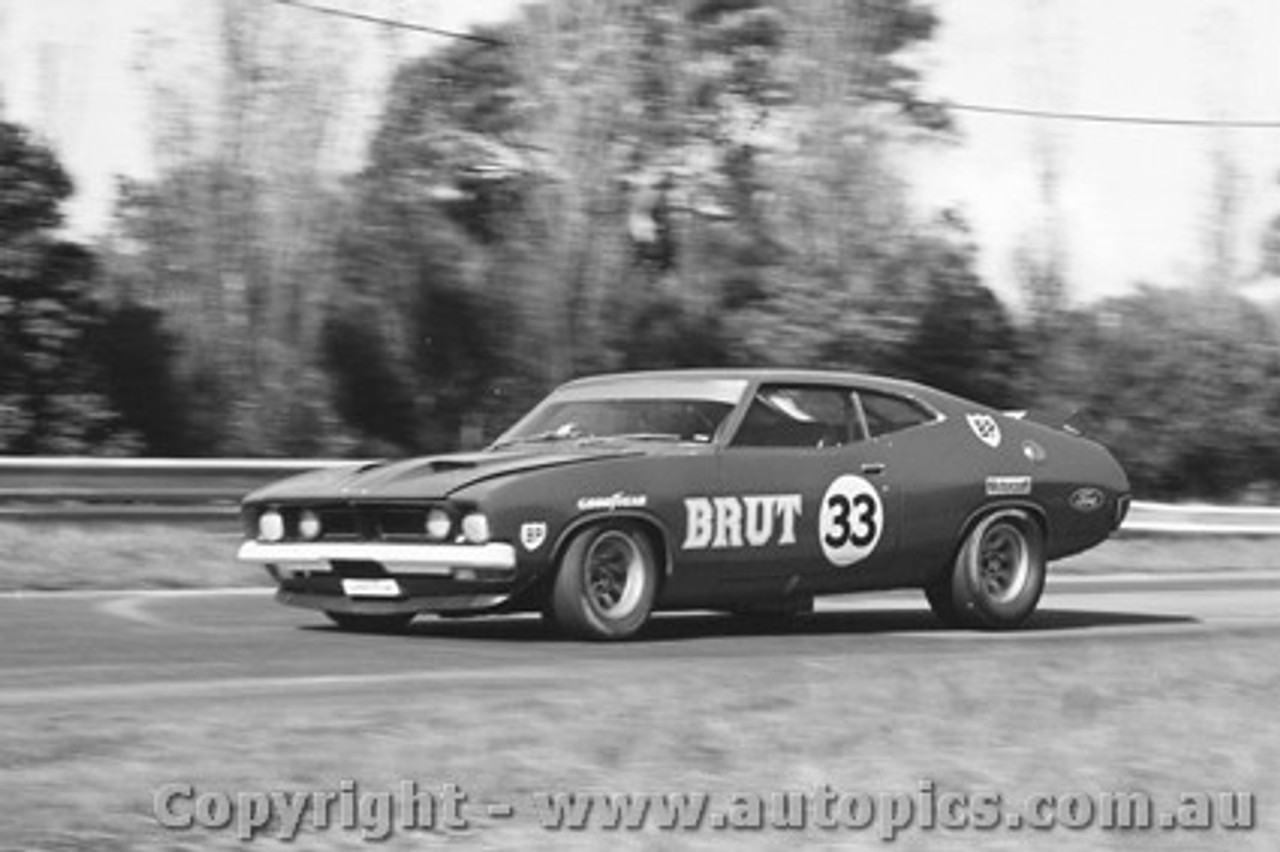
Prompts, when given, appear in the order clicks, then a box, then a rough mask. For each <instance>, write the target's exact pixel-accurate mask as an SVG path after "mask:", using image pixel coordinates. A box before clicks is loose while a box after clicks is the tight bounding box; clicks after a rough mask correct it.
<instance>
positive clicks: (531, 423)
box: [493, 387, 736, 448]
mask: <svg viewBox="0 0 1280 852" xmlns="http://www.w3.org/2000/svg"><path fill="white" fill-rule="evenodd" d="M629 390H633V389H619V388H616V387H614V388H609V389H604V388H601V389H599V391H597V393H598V394H599V395H593V394H588V393H584V392H583V390H582V389H576V388H571V389H567V390H565V391H557V392H556V393H554V394H552V395H551V396H550V397H548V398H547V399H546V400H544V401H543V402H542V403H541V404H539V405H538V406H537V407H536V408H534V409H533V411H531V412H530V413H529V414H528V415H526V416H525V418H524V419H523V420H521V421H520V422H519V423H517V424H516V425H515V426H513V427H512V428H511V429H509V430H507V432H506V433H505V434H504V435H502V437H500V438H499V439H498V440H497V441H495V442H494V444H493V447H495V448H498V447H505V446H510V445H512V444H522V443H555V442H559V441H589V440H630V441H670V442H690V443H698V444H709V443H711V442H712V441H713V440H714V439H715V435H716V431H717V430H718V429H719V428H720V424H722V423H723V422H724V420H725V418H726V417H728V415H729V413H730V412H731V411H733V408H734V404H735V402H736V400H731V399H728V398H726V397H727V396H728V395H727V394H723V393H720V394H707V395H706V398H693V397H685V396H683V395H666V396H656V395H649V394H640V395H636V394H634V393H630V392H628V391H629Z"/></svg>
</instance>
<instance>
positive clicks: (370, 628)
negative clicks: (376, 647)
mask: <svg viewBox="0 0 1280 852" xmlns="http://www.w3.org/2000/svg"><path fill="white" fill-rule="evenodd" d="M324 614H325V615H327V616H328V617H329V620H330V621H332V622H333V623H334V624H336V625H338V627H340V628H342V629H343V630H350V631H352V632H354V633H400V632H401V631H403V630H404V629H405V628H406V627H408V626H409V622H411V621H413V615H414V614H413V613H411V612H409V613H395V614H393V615H359V614H356V613H352V612H333V611H331V610H325V613H324Z"/></svg>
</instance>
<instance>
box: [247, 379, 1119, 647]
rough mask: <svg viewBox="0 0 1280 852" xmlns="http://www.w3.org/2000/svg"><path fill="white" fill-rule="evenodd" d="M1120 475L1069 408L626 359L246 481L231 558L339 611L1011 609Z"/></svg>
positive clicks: (600, 631)
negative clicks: (1047, 409)
mask: <svg viewBox="0 0 1280 852" xmlns="http://www.w3.org/2000/svg"><path fill="white" fill-rule="evenodd" d="M1129 501H1130V491H1129V483H1128V479H1127V478H1126V476H1125V473H1124V471H1123V470H1122V468H1121V467H1120V465H1119V464H1118V463H1117V462H1116V460H1115V459H1114V458H1113V457H1112V456H1111V454H1110V453H1109V452H1108V451H1107V450H1106V449H1105V448H1103V447H1102V446H1100V445H1099V444H1096V443H1094V442H1093V441H1090V440H1088V439H1087V438H1085V437H1082V436H1081V435H1079V434H1078V433H1077V432H1076V431H1075V430H1074V429H1072V428H1070V427H1065V426H1061V425H1058V426H1055V425H1052V424H1050V423H1041V422H1037V420H1036V419H1035V418H1034V417H1033V416H1027V415H1025V414H1017V413H1007V412H1003V411H999V410H996V409H993V408H990V407H987V406H984V405H981V404H979V403H976V402H973V401H971V400H967V399H963V398H961V397H957V396H954V395H951V394H949V393H945V392H943V391H940V390H935V389H932V388H929V387H926V386H924V385H921V384H918V383H912V382H908V381H903V380H898V379H891V378H885V377H879V376H871V375H863V374H850V373H837V372H829V371H810V370H780V369H757V370H739V369H717V370H675V371H663V372H643V373H619V374H612V375H603V376H595V377H588V378H582V379H578V380H575V381H572V382H569V383H567V384H565V385H563V386H561V387H559V388H557V389H555V390H554V391H552V392H551V393H550V394H549V395H548V396H547V397H546V398H545V399H543V400H542V401H541V402H540V403H539V404H537V405H536V406H535V407H534V408H533V409H532V410H530V411H529V412H528V414H527V415H525V416H524V417H523V418H521V419H520V420H519V421H518V422H516V423H515V425H513V426H512V427H511V428H509V429H508V430H507V431H506V432H505V433H503V434H502V435H501V436H499V437H498V438H497V439H496V440H495V441H493V443H492V444H490V445H489V446H487V447H486V448H485V449H483V450H480V451H477V452H469V453H457V454H448V455H436V456H428V457H421V458H411V459H404V460H396V461H376V462H358V463H351V464H349V465H343V466H335V467H329V468H324V469H320V470H316V471H313V472H309V473H304V474H302V475H300V476H295V477H292V478H290V479H287V480H284V481H281V482H279V483H276V484H273V485H269V486H267V487H265V488H262V489H260V490H258V491H255V492H254V493H252V494H250V495H249V496H248V497H246V498H245V500H244V501H243V504H242V508H241V514H242V518H243V523H244V529H245V538H246V540H245V541H244V543H243V544H242V545H241V547H240V550H239V554H238V556H239V559H240V560H242V561H244V562H247V563H254V564H259V565H262V566H264V567H265V568H266V570H267V571H268V572H269V574H270V575H271V577H272V578H273V579H274V580H275V582H276V584H277V587H278V588H277V599H278V600H279V601H280V602H281V603H284V604H288V605H292V606H299V607H307V608H310V609H313V610H318V611H320V612H323V613H325V614H326V615H327V616H328V617H329V618H330V619H331V620H332V621H333V622H335V623H336V624H337V625H338V626H340V627H343V628H350V629H355V630H378V631H389V630H396V629H401V628H404V627H406V626H407V625H408V624H409V623H410V622H411V621H412V620H413V619H414V618H415V617H416V616H418V615H419V614H423V613H435V614H439V615H444V616H472V615H482V614H490V613H505V612H541V613H542V614H543V616H544V617H545V618H546V619H547V620H549V621H550V622H551V623H552V624H553V625H554V626H555V627H557V628H558V629H560V630H562V631H564V632H566V633H569V634H571V635H574V636H578V637H583V638H589V639H597V640H618V639H626V638H629V637H632V636H634V635H635V634H636V633H637V632H639V631H640V630H641V629H642V628H643V627H644V626H645V624H646V622H647V621H648V620H649V618H650V616H651V614H652V613H654V612H656V611H663V610H680V609H711V610H720V611H728V612H734V613H745V614H755V615H761V614H764V615H769V616H778V617H788V616H791V615H794V614H797V613H803V612H806V611H809V610H811V609H812V607H813V601H814V598H815V597H818V596H821V595H835V594H846V593H850V592H858V591H867V590H884V589H897V588H919V589H922V590H923V591H924V595H925V598H926V599H927V601H928V603H929V605H930V607H931V608H932V609H933V611H934V612H935V613H936V614H937V616H938V617H939V618H940V619H941V620H942V621H943V622H944V623H945V624H947V625H950V626H955V627H969V628H980V629H1006V628H1014V627H1017V626H1019V625H1022V624H1023V623H1024V622H1026V620H1027V619H1028V617H1029V616H1030V615H1031V614H1032V612H1033V611H1034V610H1035V608H1036V605H1037V603H1038V601H1039V599H1040V595H1041V592H1042V590H1043V588H1044V584H1045V574H1046V566H1047V564H1048V563H1049V562H1050V561H1052V560H1056V559H1061V558H1063V557H1066V556H1068V555H1071V554H1074V553H1078V552H1080V551H1083V550H1085V549H1087V548H1090V547H1093V546H1095V545H1097V544H1099V543H1100V542H1102V541H1104V540H1105V539H1107V538H1108V536H1110V535H1111V534H1112V532H1114V531H1115V530H1116V529H1117V528H1118V527H1119V526H1120V524H1121V522H1122V521H1123V520H1124V517H1125V514H1126V512H1127V510H1128V506H1129Z"/></svg>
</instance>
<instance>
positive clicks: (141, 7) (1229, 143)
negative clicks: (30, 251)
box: [0, 0, 1280, 302]
mask: <svg viewBox="0 0 1280 852" xmlns="http://www.w3.org/2000/svg"><path fill="white" fill-rule="evenodd" d="M519 2H520V0H467V2H450V0H327V2H326V3H324V4H323V5H331V6H339V7H342V8H348V9H354V10H358V11H363V12H367V13H371V14H383V15H387V16H389V17H400V18H405V19H410V20H413V21H416V22H418V23H422V24H426V25H429V26H435V27H440V28H444V29H453V30H462V29H465V28H467V26H469V25H470V24H473V23H475V22H477V21H482V20H495V19H499V18H502V17H504V16H507V15H510V14H511V13H512V11H513V10H514V8H515V7H516V6H517V5H518V4H519ZM933 5H934V7H935V9H936V10H937V12H938V13H939V16H940V18H941V21H942V24H941V27H940V29H939V31H938V33H937V36H936V38H935V39H934V40H933V41H932V42H931V43H929V44H928V45H927V46H925V47H924V48H922V49H921V50H919V51H916V52H915V54H914V55H913V57H912V61H913V62H914V63H915V64H916V65H917V66H918V67H919V68H920V70H921V71H922V72H923V74H924V79H925V84H924V92H925V94H926V95H928V96H930V97H937V98H942V99H947V100H950V101H953V102H955V103H958V104H966V103H967V104H975V105H980V106H981V105H987V106H998V107H1015V108H1030V109H1034V110H1044V111H1051V112H1067V113H1091V114H1103V115H1108V116H1115V117H1124V116H1134V117H1142V116H1149V117H1158V118H1177V119H1208V120H1216V121H1223V120H1242V119H1243V120H1259V119H1261V120H1268V121H1276V122H1278V123H1280V50H1276V49H1275V45H1276V44H1280V3H1273V2H1265V0H1262V1H1261V2H1260V0H981V2H977V1H976V0H934V3H933ZM212 8H213V4H212V3H210V2H206V0H110V2H102V0H39V2H35V0H0V116H2V117H3V118H5V119H6V120H13V121H18V122H20V123H23V124H27V125H29V126H32V127H34V128H35V129H36V130H37V131H38V132H39V133H40V134H41V135H42V136H44V137H45V138H46V139H48V140H49V141H50V143H51V144H52V145H53V146H54V148H55V150H57V152H58V154H59V156H60V157H61V158H62V160H63V162H64V163H65V164H66V165H67V167H68V168H69V170H70V171H71V172H72V174H73V176H74V177H75V179H76V182H77V186H78V188H79V192H78V194H77V196H76V198H75V199H74V201H73V204H72V205H71V208H70V210H69V213H70V223H71V226H72V230H73V231H76V232H79V233H82V234H91V233H92V232H94V231H96V230H99V229H101V228H102V227H103V225H104V224H105V221H106V215H107V211H109V209H110V203H111V198H112V195H113V192H114V185H115V175H117V174H128V175H134V176H142V177H145V176H146V175H147V174H148V172H149V170H150V169H151V168H152V167H153V161H154V157H153V152H154V147H153V143H152V141H151V139H152V136H151V134H150V132H149V128H148V126H147V122H148V107H147V94H146V85H144V84H143V74H142V73H141V71H140V68H141V67H142V66H143V65H144V64H145V63H146V60H147V58H148V56H150V55H151V54H149V51H155V50H164V49H167V50H170V51H172V52H173V53H175V54H177V55H187V53H188V51H186V45H187V44H188V43H192V44H194V43H196V42H198V41H199V39H200V38H201V33H202V31H207V24H208V20H209V19H210V18H209V16H210V15H211V14H212V12H211V10H212ZM348 26H350V28H351V33H352V36H351V38H352V44H353V45H358V44H359V43H361V40H365V41H366V42H367V43H368V44H369V45H370V47H371V48H373V47H377V46H378V45H379V43H378V42H376V39H378V38H384V39H385V37H386V36H385V34H384V33H382V32H381V30H380V28H377V27H371V26H368V25H364V24H359V23H351V24H349V25H348ZM202 28H204V29H203V30H202ZM397 38H398V39H399V41H398V42H397V45H398V48H397V49H398V50H401V51H404V52H416V51H418V50H421V49H425V47H427V46H428V45H430V44H431V43H432V39H431V37H429V36H422V35H414V34H404V35H401V36H398V37H397ZM381 46H382V47H384V48H385V46H386V45H385V42H383V43H381ZM354 49H358V48H354ZM379 52H380V51H378V50H373V49H371V50H370V55H373V54H377V53H379ZM190 57H191V58H189V59H188V60H187V65H186V67H185V68H184V69H183V70H182V71H181V73H184V74H199V73H200V71H201V68H200V66H199V62H198V59H197V58H196V57H198V53H197V52H190ZM387 71H388V68H387V67H384V66H382V65H379V64H377V63H376V62H374V63H373V64H370V65H369V66H368V68H367V70H366V72H365V74H364V76H365V77H366V78H367V80H368V81H369V82H368V86H369V91H368V92H366V93H365V94H364V97H365V98H366V99H367V100H369V101H374V100H376V91H377V89H378V87H379V86H381V85H382V84H383V83H384V81H385V79H386V73H387ZM955 118H956V123H957V129H958V131H959V132H958V135H957V137H956V139H955V140H954V141H952V142H949V143H945V144H944V143H938V144H929V145H926V146H924V147H922V148H920V149H918V150H915V151H913V152H912V153H911V155H910V156H909V157H908V159H907V172H908V179H909V181H910V183H911V185H912V186H913V188H914V189H913V193H914V197H915V199H916V200H917V202H918V205H919V207H920V209H921V211H922V214H925V215H927V213H928V212H929V211H931V210H933V209H936V208H941V207H950V208H954V209H957V210H959V211H961V212H962V213H963V214H964V216H965V217H966V219H967V220H968V221H969V222H970V223H971V225H972V228H973V234H974V238H975V241H976V242H977V243H978V245H979V247H980V255H979V257H980V267H981V270H980V271H981V273H982V275H983V279H984V280H985V281H986V282H988V283H989V284H991V285H992V286H994V287H995V288H996V289H997V290H998V291H1000V292H1001V293H1002V295H1005V296H1014V297H1016V292H1017V285H1016V269H1017V267H1016V264H1015V262H1014V258H1015V256H1016V253H1017V251H1018V250H1019V248H1020V247H1025V246H1027V245H1033V244H1035V241H1036V240H1041V239H1044V237H1045V235H1046V234H1050V233H1051V234H1054V235H1056V239H1057V241H1058V244H1059V246H1060V247H1061V256H1062V257H1063V259H1064V263H1065V269H1066V273H1067V278H1068V281H1069V283H1070V287H1071V293H1072V296H1073V298H1074V299H1076V300H1077V301H1082V302H1083V301H1089V300H1092V299H1096V298H1099V297H1102V296H1106V295H1112V294H1116V293H1121V292H1123V291H1124V290H1125V289H1126V288H1128V287H1131V286H1132V285H1133V284H1134V283H1135V282H1138V281H1142V282H1148V283H1154V284H1161V285H1179V284H1185V283H1188V282H1190V281H1193V280H1194V279H1195V277H1196V276H1197V274H1198V273H1199V271H1200V270H1202V269H1203V268H1204V266H1205V264H1206V257H1207V256H1208V252H1207V243H1208V237H1207V234H1208V232H1209V225H1210V223H1211V221H1212V218H1211V217H1212V214H1211V211H1212V209H1213V202H1214V186H1215V183H1214V180H1215V178H1214V174H1215V173H1214V167H1213V164H1214V163H1215V160H1216V162H1218V163H1225V164H1227V165H1229V166H1230V169H1231V173H1232V174H1234V176H1235V177H1234V179H1233V183H1232V184H1231V186H1232V188H1233V194H1234V195H1235V197H1236V198H1237V210H1238V213H1237V217H1236V220H1235V227H1234V228H1233V229H1232V232H1233V233H1234V234H1235V237H1236V245H1235V252H1236V257H1237V271H1238V273H1239V274H1240V275H1242V276H1244V277H1249V276H1251V275H1253V274H1254V273H1255V272H1256V270H1257V265H1258V251H1257V246H1258V241H1259V237H1260V234H1261V232H1262V229H1263V227H1264V226H1265V224H1266V223H1267V221H1268V220H1269V219H1270V218H1271V217H1273V216H1275V215H1280V183H1278V182H1277V176H1278V175H1280V128H1272V129H1228V128H1223V127H1184V126H1177V127H1171V126H1152V125H1143V124H1140V123H1122V122H1114V123H1095V122H1084V121H1068V120H1061V121H1058V120H1052V121H1051V120H1043V119H1034V118H1025V117H1012V116H998V115H984V114H978V113H971V112H964V111H957V112H956V113H955ZM1046 163H1051V164H1052V165H1053V169H1052V172H1053V174H1055V175H1056V176H1057V180H1056V181H1055V182H1054V184H1053V190H1052V191H1050V192H1046V191H1045V189H1044V188H1043V185H1042V181H1041V176H1042V175H1043V174H1044V171H1045V164H1046ZM1048 223H1052V225H1051V226H1050V224H1048Z"/></svg>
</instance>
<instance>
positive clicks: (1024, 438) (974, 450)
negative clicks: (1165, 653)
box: [881, 405, 1129, 584]
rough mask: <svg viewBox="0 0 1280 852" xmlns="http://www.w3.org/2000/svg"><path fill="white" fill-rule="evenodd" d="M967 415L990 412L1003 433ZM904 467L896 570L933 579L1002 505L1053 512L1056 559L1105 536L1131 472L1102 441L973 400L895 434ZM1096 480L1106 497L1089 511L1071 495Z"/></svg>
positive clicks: (1048, 520)
mask: <svg viewBox="0 0 1280 852" xmlns="http://www.w3.org/2000/svg"><path fill="white" fill-rule="evenodd" d="M968 414H974V415H978V416H980V417H989V418H991V419H992V420H993V421H994V422H995V423H996V425H997V427H998V430H999V436H1000V437H999V441H998V443H995V444H994V445H993V443H992V442H991V441H990V440H988V441H983V440H982V439H981V437H980V436H979V434H978V430H977V429H976V428H975V427H974V426H971V425H970V423H969V421H968V419H967V416H966V415H968ZM881 440H884V441H891V442H892V444H893V450H892V453H893V456H894V457H895V459H896V461H897V467H898V469H899V471H900V473H899V476H898V483H899V486H900V487H901V488H902V489H903V498H904V517H905V521H904V528H905V529H904V534H903V537H902V540H901V543H900V547H899V559H898V562H897V574H898V577H899V579H900V580H902V582H903V583H904V584H927V583H929V582H931V581H934V580H936V579H938V578H940V577H942V576H944V575H945V573H946V572H947V571H948V570H949V568H950V565H951V562H952V560H953V559H954V557H955V555H956V553H957V552H958V550H959V548H960V545H961V543H962V541H963V539H964V536H965V534H966V533H967V531H968V527H969V525H970V524H971V523H972V522H973V521H974V520H976V518H978V517H979V516H981V515H982V514H983V513H985V512H989V511H992V510H993V509H995V508H997V507H1000V506H1023V507H1026V508H1029V509H1034V510H1035V511H1037V512H1038V513H1039V514H1040V515H1041V516H1042V517H1043V519H1044V521H1045V528H1046V549H1047V556H1048V558H1049V559H1051V560H1052V559H1060V558H1062V557H1064V556H1067V555H1070V554H1072V553H1076V552H1079V551H1081V550H1084V549H1087V548H1089V547H1092V546H1094V545H1096V544H1098V543H1100V542H1101V541H1103V540H1105V539H1106V538H1107V537H1108V536H1109V535H1110V534H1111V532H1112V530H1113V528H1114V519H1115V517H1116V511H1117V509H1116V504H1117V501H1118V500H1119V498H1120V497H1122V496H1124V495H1127V494H1128V487H1129V486H1128V480H1127V479H1126V478H1125V476H1124V473H1123V471H1122V470H1121V469H1120V467H1119V465H1118V464H1117V463H1116V462H1115V460H1114V459H1113V458H1112V457H1111V455H1110V454H1109V453H1108V452H1107V451H1106V450H1105V449H1104V448H1103V447H1101V446H1100V445H1098V444H1096V443H1094V442H1092V441H1088V440H1086V439H1083V438H1080V437H1078V436H1075V435H1071V434H1068V433H1066V432H1062V431H1059V430H1056V429H1051V428H1049V427H1046V426H1043V425H1040V424H1038V423H1034V422H1029V421H1025V420H1021V419H1017V418H1013V417H1008V416H1006V415H1003V414H1001V413H999V412H996V411H992V410H990V409H986V408H983V407H981V406H977V405H973V406H971V407H964V406H961V407H959V408H953V409H951V410H949V411H948V412H947V419H946V420H945V421H943V422H941V423H938V424H934V425H931V426H926V427H923V428H920V429H913V430H907V431H906V432H902V433H898V434H895V435H890V436H887V437H886V438H884V439H881ZM1087 489H1097V491H1098V493H1099V495H1100V497H1101V501H1100V502H1099V503H1098V504H1097V505H1096V506H1093V507H1092V508H1090V509H1089V510H1088V511H1082V510H1081V509H1080V508H1077V507H1073V505H1072V502H1073V501H1072V496H1073V495H1076V494H1078V493H1080V492H1081V491H1082V490H1087Z"/></svg>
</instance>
